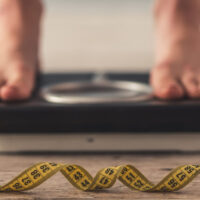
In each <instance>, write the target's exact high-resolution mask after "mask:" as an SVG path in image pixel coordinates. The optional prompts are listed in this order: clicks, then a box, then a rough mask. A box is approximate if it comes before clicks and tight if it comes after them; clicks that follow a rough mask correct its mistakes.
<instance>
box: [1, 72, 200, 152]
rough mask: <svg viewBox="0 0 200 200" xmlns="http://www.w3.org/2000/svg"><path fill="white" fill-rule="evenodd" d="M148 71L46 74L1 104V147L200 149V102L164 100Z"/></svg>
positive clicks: (8, 149)
mask: <svg viewBox="0 0 200 200" xmlns="http://www.w3.org/2000/svg"><path fill="white" fill-rule="evenodd" d="M148 80H149V75H148V74H144V73H120V74H117V73H107V74H106V75H104V76H101V75H100V76H99V75H98V76H95V74H93V73H87V74H86V73H84V74H83V73H80V74H78V73H74V74H72V73H68V74H42V75H40V76H39V78H38V84H37V87H36V90H35V92H34V94H33V97H32V98H31V100H29V101H27V102H20V103H12V104H6V103H0V152H21V151H73V152H74V151H75V152H76V151H78V152H79V151H81V152H83V151H86V152H87V151H100V152H101V151H157V150H159V151H160V150H162V151H168V150H172V151H199V150H200V134H198V133H199V131H200V117H199V116H200V101H192V100H187V99H185V100H182V101H173V102H167V101H160V100H158V99H155V98H154V97H153V95H152V90H151V88H150V86H149V85H148Z"/></svg>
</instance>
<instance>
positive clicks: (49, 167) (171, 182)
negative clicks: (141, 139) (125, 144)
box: [0, 162, 200, 192]
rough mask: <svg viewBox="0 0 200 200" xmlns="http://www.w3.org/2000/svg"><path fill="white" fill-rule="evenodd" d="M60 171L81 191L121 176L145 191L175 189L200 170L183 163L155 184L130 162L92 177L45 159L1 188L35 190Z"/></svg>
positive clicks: (132, 186) (108, 183)
mask: <svg viewBox="0 0 200 200" xmlns="http://www.w3.org/2000/svg"><path fill="white" fill-rule="evenodd" d="M58 171H60V172H61V173H62V174H63V175H64V176H65V177H66V179H67V180H68V181H69V182H70V183H71V184H72V185H73V186H75V187H76V188H77V189H80V190H82V191H94V190H100V189H106V188H110V187H112V186H113V185H114V183H115V182H116V180H117V179H118V180H119V181H121V182H122V183H123V184H124V185H126V186H127V187H129V188H130V189H135V190H138V191H142V192H173V191H177V190H180V189H181V188H183V187H185V186H186V185H187V184H188V183H190V182H191V181H192V180H193V179H194V178H195V177H196V176H197V175H198V174H199V173H200V165H183V166H180V167H178V168H176V169H174V170H173V171H172V172H171V173H170V174H168V175H167V176H166V177H165V178H164V179H163V180H161V181H160V182H159V183H158V184H156V185H154V184H153V183H152V182H150V181H149V180H148V179H147V178H146V177H145V176H144V175H143V174H142V173H141V172H140V171H139V170H137V169H136V168H135V167H133V166H131V165H124V166H117V167H108V168H104V169H102V170H100V171H99V172H98V173H97V175H96V176H95V177H94V178H93V177H92V176H91V175H90V174H89V173H88V172H87V171H86V170H85V169H84V168H82V167H81V166H78V165H66V164H57V163H50V162H43V163H38V164H36V165H33V166H31V167H30V168H28V169H26V170H25V171H24V172H22V173H21V174H20V175H18V176H17V177H16V178H14V179H13V180H11V181H10V182H8V183H7V184H5V185H3V186H1V187H0V191H1V192H16V191H17V192H20V191H26V190H30V189H33V188H35V187H37V186H38V185H40V184H42V183H43V182H44V181H46V180H47V179H49V178H50V177H51V176H53V175H54V174H55V173H56V172H58Z"/></svg>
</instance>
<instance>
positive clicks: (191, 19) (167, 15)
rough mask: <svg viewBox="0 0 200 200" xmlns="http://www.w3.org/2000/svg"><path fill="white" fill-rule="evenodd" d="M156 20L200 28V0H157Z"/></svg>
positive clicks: (155, 8)
mask: <svg viewBox="0 0 200 200" xmlns="http://www.w3.org/2000/svg"><path fill="white" fill-rule="evenodd" d="M154 16H155V20H156V22H159V21H163V20H167V21H168V22H169V23H174V24H180V25H181V24H182V25H184V26H186V25H188V26H189V27H195V28H197V29H199V21H200V1H199V0H192V1H190V0H189V1H188V0H165V1H163V0H156V3H155V7H154Z"/></svg>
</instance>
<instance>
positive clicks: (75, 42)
mask: <svg viewBox="0 0 200 200" xmlns="http://www.w3.org/2000/svg"><path fill="white" fill-rule="evenodd" d="M44 4H45V8H46V9H45V15H44V21H43V36H42V43H41V55H42V60H43V70H44V72H62V71H65V72H71V71H75V72H76V71H94V70H106V71H116V72H120V71H148V70H149V69H150V68H151V67H152V66H153V63H154V29H153V26H154V25H153V15H152V10H153V0H57V1H55V0H44Z"/></svg>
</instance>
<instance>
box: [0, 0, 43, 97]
mask: <svg viewBox="0 0 200 200" xmlns="http://www.w3.org/2000/svg"><path fill="white" fill-rule="evenodd" d="M41 12H42V5H41V2H40V1H39V0H0V46H1V48H0V99H2V100H4V101H14V100H24V99H27V98H29V97H30V95H31V92H32V90H33V88H34V82H35V75H36V71H37V68H36V66H37V63H38V39H39V24H40V18H41Z"/></svg>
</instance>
